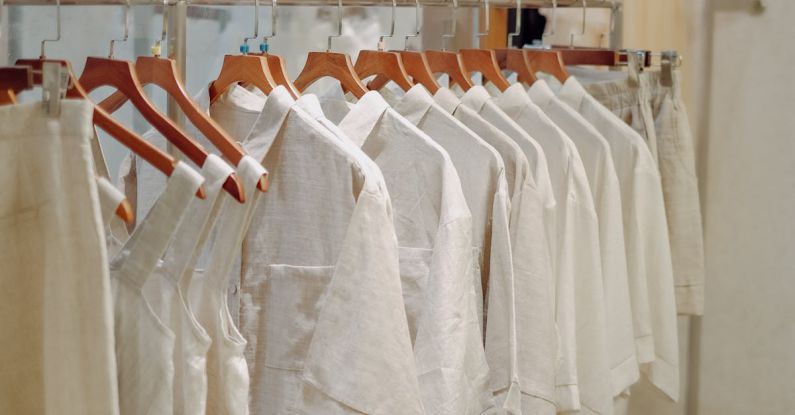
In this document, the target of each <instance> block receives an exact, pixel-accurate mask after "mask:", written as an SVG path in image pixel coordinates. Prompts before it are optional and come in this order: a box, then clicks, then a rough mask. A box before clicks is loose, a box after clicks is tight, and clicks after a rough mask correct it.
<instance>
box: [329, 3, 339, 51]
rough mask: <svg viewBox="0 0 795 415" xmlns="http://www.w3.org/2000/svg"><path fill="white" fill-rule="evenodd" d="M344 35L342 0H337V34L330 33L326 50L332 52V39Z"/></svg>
mask: <svg viewBox="0 0 795 415" xmlns="http://www.w3.org/2000/svg"><path fill="white" fill-rule="evenodd" d="M340 36H342V0H337V34H336V35H329V37H328V46H327V47H326V52H331V39H333V38H335V37H340Z"/></svg>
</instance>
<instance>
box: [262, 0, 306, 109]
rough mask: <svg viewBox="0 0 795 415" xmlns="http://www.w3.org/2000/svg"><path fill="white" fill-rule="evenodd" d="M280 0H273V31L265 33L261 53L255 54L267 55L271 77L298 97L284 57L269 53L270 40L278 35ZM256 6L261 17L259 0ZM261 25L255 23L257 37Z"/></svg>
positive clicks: (294, 96)
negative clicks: (278, 6) (277, 6)
mask: <svg viewBox="0 0 795 415" xmlns="http://www.w3.org/2000/svg"><path fill="white" fill-rule="evenodd" d="M277 3H278V0H271V33H270V34H269V35H265V36H263V37H262V43H260V45H259V50H260V52H261V53H258V54H254V55H258V56H263V57H265V60H266V62H267V65H268V69H269V70H270V74H271V77H272V78H273V80H274V81H275V82H276V85H281V86H283V87H285V88H287V92H289V93H290V95H292V96H293V98H295V99H298V97H300V96H301V94H300V93H299V92H298V88H296V87H295V85H293V82H292V81H291V80H290V77H288V76H287V69H286V68H285V65H284V59H282V57H281V56H279V55H272V54H270V53H269V50H270V46H269V41H270V39H272V38H273V37H275V36H276V25H277V23H278V22H279V19H278V16H279V12H278V9H277V8H276V5H277ZM254 6H255V13H256V14H257V19H259V12H258V9H257V7H259V0H256V1H255V3H254ZM258 27H259V23H257V24H255V27H254V31H255V33H254V35H255V37H256V35H257V33H256V32H258V30H257V28H258Z"/></svg>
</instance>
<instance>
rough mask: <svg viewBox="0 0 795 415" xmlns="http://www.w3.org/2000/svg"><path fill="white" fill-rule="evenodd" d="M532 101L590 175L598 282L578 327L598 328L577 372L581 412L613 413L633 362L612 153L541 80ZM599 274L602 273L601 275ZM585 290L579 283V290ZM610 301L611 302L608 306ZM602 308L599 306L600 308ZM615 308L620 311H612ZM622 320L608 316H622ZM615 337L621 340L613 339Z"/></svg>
mask: <svg viewBox="0 0 795 415" xmlns="http://www.w3.org/2000/svg"><path fill="white" fill-rule="evenodd" d="M528 95H529V96H530V99H531V100H532V101H533V102H534V103H535V104H536V105H538V107H539V108H541V109H542V110H543V111H544V113H546V114H547V115H548V116H549V118H550V119H551V120H552V121H553V122H554V123H555V124H557V125H558V126H559V127H560V128H561V129H562V130H563V131H564V132H566V134H567V135H568V136H569V137H570V138H571V140H572V141H573V142H574V144H575V145H576V146H577V150H578V152H579V153H580V157H581V159H582V161H583V166H584V167H585V173H586V174H587V175H588V183H589V185H590V188H591V195H592V197H593V201H594V207H595V208H596V215H597V218H598V221H599V250H598V252H599V253H600V261H599V263H600V265H601V266H600V267H599V268H598V269H596V270H595V272H596V273H597V275H599V274H601V276H600V277H599V279H598V283H597V284H594V285H593V287H589V288H588V291H589V292H590V295H591V299H592V301H593V302H592V303H590V304H589V303H587V302H585V303H583V302H581V301H579V298H578V301H577V303H576V305H575V307H576V310H577V326H578V327H582V325H583V324H584V322H583V321H581V320H580V318H581V317H582V318H587V317H586V315H591V316H592V317H591V318H594V319H595V324H594V325H593V327H591V330H593V332H592V333H591V335H590V336H585V335H580V333H578V335H577V341H578V343H577V373H578V380H579V387H580V402H581V404H582V410H584V411H586V412H595V413H612V403H613V400H612V398H613V389H614V388H613V385H612V382H605V379H612V374H611V370H612V369H614V368H617V367H619V366H617V364H618V362H619V361H620V362H625V361H626V359H628V358H632V357H633V356H632V354H633V351H634V350H633V347H632V344H633V343H632V331H631V327H632V326H631V323H630V319H629V316H630V314H629V309H630V307H629V290H628V288H627V272H626V258H625V249H624V234H623V229H622V219H621V199H620V194H619V187H618V179H617V178H616V173H615V168H614V167H613V160H612V156H611V154H610V148H609V146H608V144H607V142H606V140H605V139H604V137H602V136H601V135H600V134H599V133H598V132H597V131H596V130H595V129H594V128H593V127H592V126H591V125H590V124H588V122H587V121H585V119H583V118H582V116H580V115H579V114H577V112H576V111H574V110H573V109H572V108H570V107H568V106H567V105H566V104H564V103H563V102H562V101H560V100H559V99H558V98H557V97H555V94H554V93H553V92H552V90H551V89H550V88H549V87H548V86H547V85H546V83H545V82H544V81H543V80H537V81H536V82H534V83H533V85H532V86H531V87H530V89H529V90H528ZM600 271H601V272H600ZM584 287H585V286H584V285H582V284H578V285H577V288H576V291H577V292H580V291H583V290H581V288H584ZM606 300H609V301H610V303H607V302H606ZM597 304H599V306H597ZM612 307H617V309H618V310H621V311H615V312H613V311H612V310H611V308H612ZM622 313H623V317H624V318H625V319H626V320H625V324H621V323H622V322H621V321H613V320H609V319H608V318H607V317H614V316H619V317H620V316H622ZM613 333H617V334H618V335H619V336H621V337H619V338H618V339H615V338H610V335H611V334H613ZM614 345H619V346H620V347H621V349H620V350H621V351H622V352H625V353H624V356H621V357H620V358H618V359H617V358H616V357H615V355H613V354H612V353H614V350H611V349H612V346H614Z"/></svg>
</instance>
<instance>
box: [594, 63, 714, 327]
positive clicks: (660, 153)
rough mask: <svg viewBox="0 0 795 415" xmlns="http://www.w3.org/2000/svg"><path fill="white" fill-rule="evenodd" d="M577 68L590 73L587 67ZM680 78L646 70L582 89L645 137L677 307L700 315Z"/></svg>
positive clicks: (694, 206)
mask: <svg viewBox="0 0 795 415" xmlns="http://www.w3.org/2000/svg"><path fill="white" fill-rule="evenodd" d="M579 71H580V72H583V73H584V75H587V76H591V75H590V71H588V70H585V69H579ZM680 77H681V75H680V73H679V71H677V70H674V71H673V73H672V79H671V83H670V85H662V84H661V82H660V80H661V76H660V73H659V72H645V73H643V74H641V77H640V82H638V83H632V82H631V81H630V80H628V79H627V78H626V77H624V78H622V79H615V80H612V81H608V82H592V83H588V84H585V89H586V90H587V91H588V92H589V93H590V94H591V95H592V96H593V97H594V98H596V99H597V100H598V101H599V102H601V103H602V104H603V105H604V106H605V107H607V108H608V109H610V110H611V111H612V112H613V113H615V114H616V115H618V116H619V117H620V118H621V119H623V120H624V121H625V122H626V123H627V124H629V125H630V126H631V127H632V128H633V129H634V130H635V131H637V132H638V133H639V134H640V135H641V136H642V137H643V138H645V139H646V143H647V144H648V145H649V148H650V149H651V151H652V155H653V156H654V158H655V159H656V161H657V165H658V169H659V171H660V176H661V178H662V188H663V197H664V199H665V213H666V217H667V221H668V235H669V239H670V242H671V256H672V260H673V269H674V281H675V284H676V303H677V311H678V313H679V314H693V315H701V314H702V313H703V311H704V275H705V265H704V238H703V228H702V219H701V207H700V201H699V194H698V182H697V180H698V179H697V177H696V172H695V151H694V148H693V146H694V144H693V137H692V133H691V131H690V124H689V120H688V118H687V110H686V108H685V106H684V102H683V101H682V97H681V86H680V82H681V81H680Z"/></svg>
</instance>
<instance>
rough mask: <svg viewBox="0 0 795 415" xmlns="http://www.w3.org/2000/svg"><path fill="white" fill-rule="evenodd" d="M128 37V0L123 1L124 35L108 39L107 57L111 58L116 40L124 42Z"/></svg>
mask: <svg viewBox="0 0 795 415" xmlns="http://www.w3.org/2000/svg"><path fill="white" fill-rule="evenodd" d="M129 37H130V0H127V1H126V2H125V3H124V37H122V38H121V39H112V40H111V41H110V50H109V51H108V58H109V59H113V47H114V46H115V44H116V42H126V41H127V39H128V38H129Z"/></svg>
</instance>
